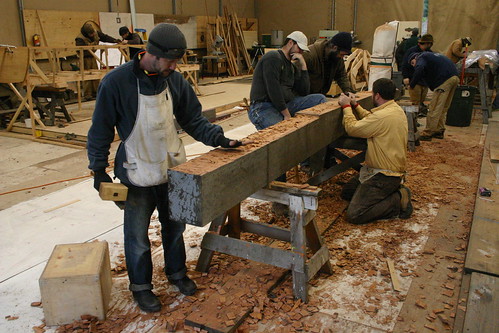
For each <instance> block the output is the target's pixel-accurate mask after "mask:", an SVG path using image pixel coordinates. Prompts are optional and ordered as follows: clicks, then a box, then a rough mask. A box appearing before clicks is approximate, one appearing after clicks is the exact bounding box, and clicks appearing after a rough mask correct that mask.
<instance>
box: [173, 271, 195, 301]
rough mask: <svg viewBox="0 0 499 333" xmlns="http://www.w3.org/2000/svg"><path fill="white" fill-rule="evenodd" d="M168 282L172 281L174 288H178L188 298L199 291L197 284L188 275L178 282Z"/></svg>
mask: <svg viewBox="0 0 499 333" xmlns="http://www.w3.org/2000/svg"><path fill="white" fill-rule="evenodd" d="M168 281H170V283H171V284H173V285H174V286H177V288H178V290H179V291H180V292H181V293H182V294H184V295H186V296H191V295H194V293H195V292H196V290H197V286H196V284H195V283H194V281H192V280H191V279H189V277H188V276H187V275H186V276H184V277H183V278H181V279H178V280H170V279H168Z"/></svg>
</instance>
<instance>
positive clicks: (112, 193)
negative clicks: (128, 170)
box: [99, 183, 128, 201]
mask: <svg viewBox="0 0 499 333" xmlns="http://www.w3.org/2000/svg"><path fill="white" fill-rule="evenodd" d="M127 194H128V187H126V185H123V184H121V183H101V184H100V187H99V196H100V198H101V199H102V200H110V201H125V200H126V196H127Z"/></svg>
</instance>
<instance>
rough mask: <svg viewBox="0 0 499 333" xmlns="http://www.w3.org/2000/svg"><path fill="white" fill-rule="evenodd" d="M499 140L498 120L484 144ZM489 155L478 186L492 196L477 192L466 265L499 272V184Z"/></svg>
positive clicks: (488, 271)
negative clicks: (489, 191)
mask: <svg viewBox="0 0 499 333" xmlns="http://www.w3.org/2000/svg"><path fill="white" fill-rule="evenodd" d="M497 141H499V123H498V122H490V123H489V125H488V130H487V137H486V139H485V144H486V145H488V144H489V143H490V142H497ZM490 165H491V162H490V161H489V157H488V156H487V154H484V155H483V158H482V168H481V171H480V180H479V181H478V186H479V187H486V188H488V189H490V190H492V193H493V194H492V197H481V196H480V195H479V194H477V198H476V201H475V211H474V214H473V222H472V225H471V233H470V240H469V244H468V253H467V255H466V262H465V268H466V270H468V271H476V272H482V273H490V274H493V275H499V256H498V251H497V249H499V205H498V204H497V202H498V201H499V196H498V194H499V184H497V183H496V176H495V170H493V168H491V167H490Z"/></svg>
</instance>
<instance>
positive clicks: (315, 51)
mask: <svg viewBox="0 0 499 333" xmlns="http://www.w3.org/2000/svg"><path fill="white" fill-rule="evenodd" d="M309 49H310V52H308V53H304V54H303V57H304V58H305V61H306V62H307V68H308V75H309V76H310V93H313V94H315V93H320V94H323V95H326V94H327V92H328V91H329V89H330V88H331V83H332V82H333V80H334V81H336V83H338V85H339V86H340V88H341V90H342V91H343V92H344V93H348V92H353V90H352V88H351V87H350V82H349V80H348V78H347V73H346V69H345V62H344V61H343V57H344V56H345V55H347V54H350V53H352V52H351V50H352V35H351V34H349V33H348V32H339V33H337V34H336V35H334V36H333V37H332V38H330V39H326V40H321V41H318V42H316V43H314V44H312V45H310V46H309Z"/></svg>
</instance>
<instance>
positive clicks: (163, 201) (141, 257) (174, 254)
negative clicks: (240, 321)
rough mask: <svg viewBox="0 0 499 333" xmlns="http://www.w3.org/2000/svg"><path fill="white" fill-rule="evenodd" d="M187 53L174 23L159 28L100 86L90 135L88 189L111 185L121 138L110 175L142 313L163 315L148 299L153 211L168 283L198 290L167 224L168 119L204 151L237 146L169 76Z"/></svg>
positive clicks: (178, 229) (171, 135)
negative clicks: (118, 195)
mask: <svg viewBox="0 0 499 333" xmlns="http://www.w3.org/2000/svg"><path fill="white" fill-rule="evenodd" d="M185 50H186V41H185V37H184V35H183V34H182V32H180V30H179V29H178V28H177V27H176V26H175V25H172V24H167V23H161V24H158V25H157V26H156V27H155V28H154V29H153V30H152V31H151V34H150V36H149V41H148V44H147V51H142V52H139V53H138V54H136V56H135V58H134V59H133V60H132V61H129V62H127V63H125V64H124V65H122V66H120V67H118V68H116V69H114V70H112V71H111V72H109V73H108V74H107V75H106V76H105V77H104V78H103V79H102V82H101V84H100V85H99V94H98V95H97V101H96V104H95V110H94V114H93V117H92V126H91V127H90V130H89V132H88V141H87V150H88V158H89V160H90V164H89V168H90V169H91V170H93V173H94V187H95V189H97V190H99V187H100V184H101V183H103V182H112V179H111V177H110V176H109V175H108V174H107V173H106V167H108V166H109V163H108V156H109V148H110V145H111V143H112V142H113V141H114V135H115V129H116V131H117V132H118V135H119V137H120V139H121V143H120V146H119V148H118V151H117V152H116V157H115V162H114V174H115V175H116V177H118V178H119V180H120V181H121V182H122V183H123V184H125V185H126V186H127V187H128V196H127V199H126V202H121V203H119V206H124V210H125V216H124V235H125V258H126V266H127V271H128V277H129V279H130V286H129V289H130V290H131V291H132V293H133V297H134V299H135V301H136V302H137V303H138V305H139V307H140V309H142V310H144V311H147V312H157V311H160V310H161V303H160V301H159V300H158V298H157V297H156V295H155V294H154V293H153V292H152V288H153V285H152V273H153V267H152V259H151V245H150V242H149V236H148V229H149V224H150V220H151V215H152V213H153V212H154V210H155V209H157V210H158V213H159V222H160V223H161V239H162V243H163V250H164V259H165V267H164V272H165V274H166V276H167V278H168V281H170V283H172V284H173V285H175V286H177V287H178V289H179V290H180V292H181V293H183V294H185V295H192V294H194V293H195V292H196V284H195V283H194V282H193V281H192V280H191V279H189V277H188V276H187V274H186V273H187V268H186V265H185V259H186V254H185V246H184V239H183V236H182V233H183V232H184V230H185V224H184V223H178V222H175V221H170V220H169V218H168V183H167V182H168V175H167V170H168V168H171V167H174V166H176V165H178V164H181V163H183V162H185V161H186V154H185V148H184V145H183V143H182V140H180V138H179V137H178V134H177V131H176V128H175V125H174V121H173V117H174V116H175V118H176V120H177V122H178V123H179V124H180V126H181V127H182V128H183V129H184V130H185V131H186V132H187V133H188V134H189V135H191V136H192V137H193V138H195V139H196V140H199V141H202V142H203V143H204V144H206V145H210V146H214V147H216V146H222V147H224V148H235V147H238V146H240V145H241V144H242V143H241V142H240V141H236V140H230V139H227V138H226V137H225V136H224V132H223V129H222V128H221V127H220V126H218V125H214V124H211V123H210V122H209V121H208V120H207V119H206V118H204V117H203V116H202V115H201V104H200V103H199V100H198V99H197V97H196V94H195V93H194V91H193V90H192V87H191V86H190V85H189V83H188V82H187V81H186V80H185V79H184V77H183V76H182V74H180V73H179V72H177V71H175V67H176V64H177V61H178V60H179V59H180V58H182V56H183V54H184V53H185Z"/></svg>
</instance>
